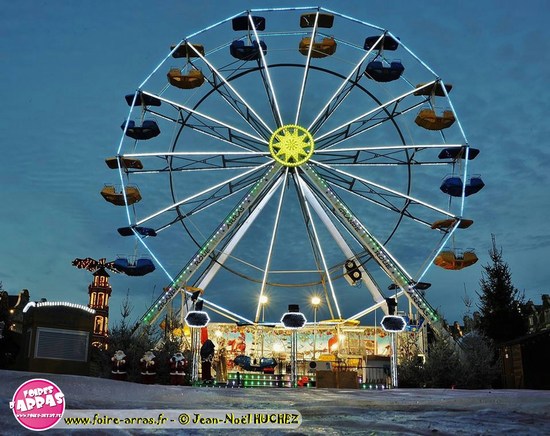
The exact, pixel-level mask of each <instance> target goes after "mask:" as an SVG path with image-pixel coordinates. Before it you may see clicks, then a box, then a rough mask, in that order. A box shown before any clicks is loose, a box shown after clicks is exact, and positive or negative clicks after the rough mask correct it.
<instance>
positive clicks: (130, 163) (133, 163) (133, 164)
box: [105, 156, 143, 170]
mask: <svg viewBox="0 0 550 436" xmlns="http://www.w3.org/2000/svg"><path fill="white" fill-rule="evenodd" d="M105 163H106V164H107V166H108V167H109V168H111V169H112V170H116V169H117V168H119V166H122V168H132V169H136V170H142V169H143V164H142V163H141V161H140V160H139V159H133V158H129V157H120V158H117V157H116V156H115V157H108V158H107V159H105Z"/></svg>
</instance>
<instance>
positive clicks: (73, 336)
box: [0, 289, 95, 375]
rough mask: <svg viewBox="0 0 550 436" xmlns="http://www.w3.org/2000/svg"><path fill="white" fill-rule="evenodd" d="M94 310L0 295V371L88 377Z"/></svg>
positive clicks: (24, 295)
mask: <svg viewBox="0 0 550 436" xmlns="http://www.w3.org/2000/svg"><path fill="white" fill-rule="evenodd" d="M94 316H95V310H94V309H92V308H89V307H86V306H83V305H80V304H75V303H67V302H51V301H46V300H45V299H42V300H41V301H38V302H35V301H30V296H29V291H28V290H26V289H23V290H22V291H21V292H20V293H19V295H18V296H12V295H8V293H7V292H6V291H2V292H0V368H9V369H17V370H23V371H35V372H49V373H64V374H81V375H88V374H89V364H90V349H91V344H92V335H93V327H94V324H93V323H94Z"/></svg>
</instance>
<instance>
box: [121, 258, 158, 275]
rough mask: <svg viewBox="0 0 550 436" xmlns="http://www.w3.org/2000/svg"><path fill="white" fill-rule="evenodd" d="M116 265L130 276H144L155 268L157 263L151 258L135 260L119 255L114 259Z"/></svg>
mask: <svg viewBox="0 0 550 436" xmlns="http://www.w3.org/2000/svg"><path fill="white" fill-rule="evenodd" d="M114 266H115V268H116V269H118V270H119V271H122V272H123V273H124V274H126V275H128V276H134V277H138V276H144V275H145V274H149V273H151V272H153V271H154V270H155V265H154V264H153V261H152V260H151V259H147V258H139V259H137V260H136V261H135V262H132V261H130V260H128V258H125V257H119V258H118V259H116V260H115V261H114Z"/></svg>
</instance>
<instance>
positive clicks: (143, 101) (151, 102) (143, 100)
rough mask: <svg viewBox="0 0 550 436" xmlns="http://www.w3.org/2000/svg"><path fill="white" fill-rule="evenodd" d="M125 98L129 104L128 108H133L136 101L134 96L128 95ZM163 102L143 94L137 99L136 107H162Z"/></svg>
mask: <svg viewBox="0 0 550 436" xmlns="http://www.w3.org/2000/svg"><path fill="white" fill-rule="evenodd" d="M124 98H125V99H126V103H128V106H132V102H133V101H134V94H128V95H125V96H124ZM160 104H161V101H160V100H159V99H158V98H156V97H153V96H151V95H147V94H142V93H141V92H140V93H139V94H138V95H137V97H136V106H141V105H144V106H160Z"/></svg>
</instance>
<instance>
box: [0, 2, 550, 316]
mask: <svg viewBox="0 0 550 436" xmlns="http://www.w3.org/2000/svg"><path fill="white" fill-rule="evenodd" d="M286 5H288V6H297V5H307V6H312V5H313V3H309V2H308V3H305V2H296V3H285V4H280V2H277V6H286ZM320 5H321V6H325V7H328V8H330V9H334V10H335V11H338V12H340V13H342V14H345V15H349V16H353V17H355V18H358V19H360V20H364V21H366V22H369V23H372V24H374V25H377V26H380V27H382V28H386V29H388V30H389V31H391V32H392V33H394V34H395V35H398V36H399V37H400V38H401V41H403V43H404V44H405V45H406V46H407V47H409V48H410V49H412V50H413V51H414V53H415V54H416V55H417V56H418V57H419V58H421V59H422V60H423V61H424V62H426V63H427V64H428V65H429V66H430V67H431V68H432V69H433V70H434V71H435V72H437V73H438V74H439V75H440V76H441V77H442V78H443V79H444V80H445V81H446V82H448V83H452V84H453V85H454V87H455V88H454V89H453V91H452V93H451V95H450V97H451V100H452V103H453V105H454V107H455V110H456V113H457V115H458V117H459V119H460V122H461V123H462V126H463V127H464V130H465V133H466V137H467V139H468V141H469V143H470V144H471V146H472V147H476V148H479V149H480V150H481V154H480V155H479V157H478V158H477V159H476V160H475V161H473V165H472V167H473V169H472V171H473V172H474V173H479V174H481V175H482V177H483V179H484V181H485V183H486V187H485V188H484V189H483V190H482V191H481V192H480V193H479V194H477V195H475V196H472V197H469V198H468V199H467V202H466V212H465V215H466V216H467V217H469V218H472V219H474V221H475V224H474V225H473V226H472V227H471V228H470V229H468V230H466V231H462V232H463V233H460V235H459V237H460V244H459V245H460V246H462V247H474V248H475V249H476V252H477V254H478V256H479V259H480V260H479V262H478V263H477V264H476V265H474V266H472V267H470V268H468V269H465V270H462V271H443V270H438V269H437V268H436V267H432V268H431V269H430V270H429V272H428V274H427V276H426V277H425V279H426V281H429V282H432V283H433V284H434V285H433V287H432V289H430V290H429V291H428V294H427V296H428V299H429V301H430V303H431V304H432V305H433V306H435V307H436V308H438V309H439V310H440V311H441V312H442V314H443V315H444V316H445V317H446V318H447V319H448V320H449V321H450V322H452V321H454V320H455V319H461V318H462V315H463V314H464V312H465V310H466V309H465V307H464V304H463V298H464V295H465V289H466V292H467V294H468V295H469V296H470V297H472V298H475V292H476V290H478V289H479V279H480V277H481V271H482V266H483V265H485V264H487V263H488V261H489V257H488V254H487V252H488V250H489V248H490V246H491V233H494V234H495V235H496V238H497V244H498V246H500V247H502V248H503V251H504V259H505V260H506V261H507V262H508V263H509V266H510V268H511V271H512V274H513V282H514V284H515V286H516V287H518V288H519V289H520V290H525V295H526V297H527V298H528V299H532V300H533V301H535V303H538V302H539V301H540V295H541V294H543V293H548V292H550V291H549V289H548V285H547V283H548V282H549V279H550V273H549V272H548V268H547V266H546V264H547V262H546V260H547V256H548V255H549V254H550V231H549V230H548V226H547V217H548V214H549V212H550V210H549V209H550V204H549V196H548V188H549V187H550V180H549V177H550V176H549V175H548V170H547V162H548V161H549V160H550V151H549V150H548V147H547V145H546V142H547V138H548V137H549V135H548V133H550V132H549V129H550V127H549V124H548V122H547V121H546V112H547V111H546V109H548V101H547V100H548V96H549V93H548V90H547V86H546V81H547V78H548V77H550V63H549V62H548V55H547V53H548V52H549V49H550V47H549V44H550V35H549V33H550V31H549V30H548V26H547V20H546V18H547V17H548V16H549V12H550V6H549V5H548V4H547V2H545V1H529V2H527V3H526V6H525V7H521V8H519V7H515V6H512V5H511V4H510V5H509V4H507V3H506V4H503V3H502V2H497V1H488V0H481V1H477V2H460V3H459V2H447V3H445V2H443V3H442V2H438V1H431V0H430V1H423V2H409V1H396V2H390V3H388V2H355V1H346V2H321V3H320ZM201 6H202V7H201V8H198V7H197V8H194V9H190V8H189V7H185V6H184V3H183V2H180V1H166V2H163V3H162V5H160V4H159V5H153V4H152V3H150V2H142V1H131V2H130V1H117V2H112V3H108V4H107V3H101V4H99V3H98V2H92V1H80V2H68V1H60V2H48V1H43V2H37V1H32V2H31V1H28V0H24V1H20V2H12V3H9V4H6V5H4V7H3V11H4V13H3V14H2V17H1V18H0V29H2V30H1V31H0V32H1V36H2V37H1V38H0V47H1V49H0V56H1V58H2V66H3V67H2V72H1V77H2V80H1V82H0V83H1V85H0V86H1V90H2V96H3V104H2V106H1V108H0V112H1V116H0V119H1V120H2V122H1V123H0V129H1V131H2V152H3V155H2V160H1V171H0V181H1V184H0V186H1V188H0V199H1V204H2V206H3V207H2V214H1V215H0V221H1V226H2V228H3V229H4V232H3V238H2V246H1V249H0V250H1V251H0V253H1V259H2V261H1V262H0V280H1V281H2V282H3V285H4V288H5V289H7V290H8V291H9V292H10V293H11V294H15V293H17V292H19V291H20V290H21V289H23V288H28V289H29V290H30V293H31V298H34V299H39V298H47V299H48V300H51V301H56V300H69V301H73V302H77V303H83V304H85V303H86V302H87V285H88V284H89V282H90V280H91V275H90V274H89V273H87V272H85V271H82V270H77V269H76V268H74V267H72V266H71V261H72V259H74V258H77V257H88V256H89V257H93V258H96V259H98V258H101V257H106V258H108V259H109V260H111V259H114V258H116V256H117V255H119V254H126V253H128V252H130V251H132V250H133V245H132V244H131V243H130V242H129V241H128V240H127V239H124V238H121V237H120V236H119V235H118V233H117V232H116V228H117V227H120V226H122V225H124V220H125V217H124V212H123V210H122V209H119V208H115V207H113V206H111V205H109V204H107V203H106V202H105V201H104V200H103V198H102V197H101V196H100V195H99V191H100V189H101V187H102V186H103V184H104V183H115V182H116V177H117V176H116V174H115V173H113V172H112V171H111V170H109V169H108V168H107V167H106V166H105V163H104V158H106V157H109V156H112V155H114V154H115V153H116V149H117V145H118V142H119V141H120V135H121V130H120V124H121V122H122V120H123V119H124V118H125V117H126V116H127V114H128V107H127V106H126V104H125V103H124V100H123V96H124V95H125V94H128V93H131V92H133V91H134V90H135V89H136V87H137V86H138V85H139V84H140V83H141V82H142V81H143V80H144V78H145V77H147V75H148V74H149V73H151V71H152V70H153V68H154V67H155V66H156V65H157V64H158V63H159V62H160V61H161V60H162V59H164V57H165V56H166V55H167V54H168V48H169V46H170V45H171V44H173V43H176V42H178V41H179V40H181V39H182V38H184V37H185V36H186V35H189V34H191V33H193V32H196V31H198V30H200V29H203V28H205V27H206V26H208V25H210V24H213V23H214V22H217V21H219V20H222V19H225V18H227V17H228V16H231V15H233V14H236V13H238V12H240V11H242V10H245V9H247V8H255V7H259V6H266V7H267V6H270V4H268V3H266V2H245V1H233V2H227V3H223V4H220V3H219V2H214V1H205V2H201ZM227 33H228V34H227V36H226V40H227V41H229V40H230V39H231V37H232V35H231V34H230V31H228V32H227ZM197 183H199V182H197ZM221 218H222V217H220V220H221ZM375 227H376V225H375ZM457 236H458V235H457ZM410 238H412V239H414V238H416V235H415V234H411V235H410ZM399 260H400V261H401V260H402V259H401V258H400V259H399ZM181 266H183V265H181ZM173 269H175V270H172V271H171V273H172V274H176V273H177V272H178V270H177V267H175V266H173ZM111 283H112V285H113V289H114V291H113V297H112V300H111V317H112V320H113V319H114V320H115V321H116V320H117V318H118V312H119V306H120V303H121V301H122V300H123V298H124V296H125V294H126V291H127V289H129V290H130V291H129V292H130V297H131V299H132V302H133V305H134V312H133V317H135V318H137V317H139V316H141V314H142V313H143V312H144V311H145V309H146V307H147V306H148V305H149V303H150V302H151V299H152V298H156V297H157V296H158V295H159V293H160V290H161V289H162V287H164V286H167V285H168V284H169V281H168V280H167V278H166V276H165V275H163V274H162V272H161V271H160V270H157V271H156V272H155V273H153V274H150V275H148V276H146V277H144V278H141V279H138V278H132V277H125V276H122V275H117V276H114V277H113V278H112V280H111ZM365 292H366V291H365ZM228 298H229V297H228ZM270 316H271V318H277V316H278V315H277V314H275V313H270Z"/></svg>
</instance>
